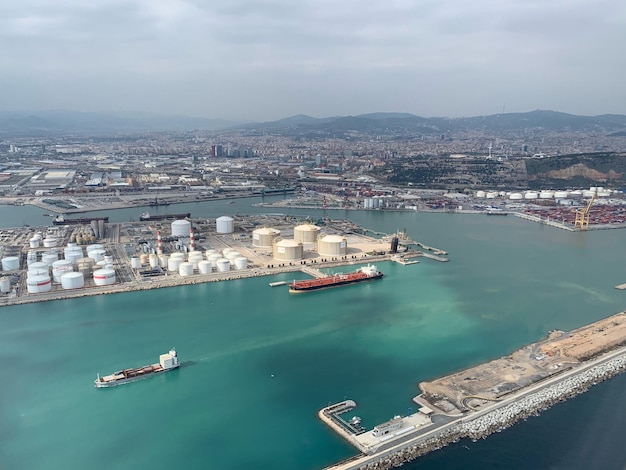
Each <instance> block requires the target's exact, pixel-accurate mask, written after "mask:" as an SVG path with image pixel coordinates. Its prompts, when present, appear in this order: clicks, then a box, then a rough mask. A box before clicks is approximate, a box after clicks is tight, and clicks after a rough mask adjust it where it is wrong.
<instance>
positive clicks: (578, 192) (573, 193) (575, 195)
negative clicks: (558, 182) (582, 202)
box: [569, 189, 583, 198]
mask: <svg viewBox="0 0 626 470" xmlns="http://www.w3.org/2000/svg"><path fill="white" fill-rule="evenodd" d="M582 196H583V192H582V191H581V190H580V189H575V190H574V191H571V192H570V193H569V197H573V198H580V197H582Z"/></svg>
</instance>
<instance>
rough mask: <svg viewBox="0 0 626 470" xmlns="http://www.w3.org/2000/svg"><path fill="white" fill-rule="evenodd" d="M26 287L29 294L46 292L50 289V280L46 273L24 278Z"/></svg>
mask: <svg viewBox="0 0 626 470" xmlns="http://www.w3.org/2000/svg"><path fill="white" fill-rule="evenodd" d="M26 288H27V290H28V292H29V293H30V294H38V293H40V292H48V291H49V290H50V289H52V280H51V279H50V276H48V275H45V276H33V277H29V278H28V279H26Z"/></svg>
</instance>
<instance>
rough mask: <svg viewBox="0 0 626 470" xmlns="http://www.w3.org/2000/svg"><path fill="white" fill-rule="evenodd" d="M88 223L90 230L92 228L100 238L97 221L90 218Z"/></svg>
mask: <svg viewBox="0 0 626 470" xmlns="http://www.w3.org/2000/svg"><path fill="white" fill-rule="evenodd" d="M90 225H91V230H93V233H94V235H95V236H96V238H100V228H99V227H98V221H97V220H92V221H91V224H90Z"/></svg>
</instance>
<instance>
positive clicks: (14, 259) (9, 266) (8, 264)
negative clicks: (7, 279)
mask: <svg viewBox="0 0 626 470" xmlns="http://www.w3.org/2000/svg"><path fill="white" fill-rule="evenodd" d="M1 263H2V270H3V271H14V270H16V269H20V258H19V256H5V257H4V258H2V260H1Z"/></svg>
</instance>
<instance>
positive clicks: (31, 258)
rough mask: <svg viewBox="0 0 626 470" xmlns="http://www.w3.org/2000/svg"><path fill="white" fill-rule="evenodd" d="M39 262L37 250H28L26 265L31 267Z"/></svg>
mask: <svg viewBox="0 0 626 470" xmlns="http://www.w3.org/2000/svg"><path fill="white" fill-rule="evenodd" d="M36 262H37V252H36V251H35V250H28V253H27V254H26V265H27V266H30V265H31V264H32V263H36Z"/></svg>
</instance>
